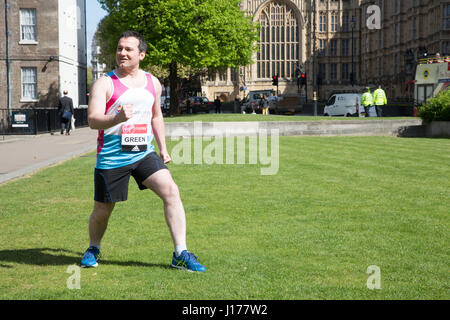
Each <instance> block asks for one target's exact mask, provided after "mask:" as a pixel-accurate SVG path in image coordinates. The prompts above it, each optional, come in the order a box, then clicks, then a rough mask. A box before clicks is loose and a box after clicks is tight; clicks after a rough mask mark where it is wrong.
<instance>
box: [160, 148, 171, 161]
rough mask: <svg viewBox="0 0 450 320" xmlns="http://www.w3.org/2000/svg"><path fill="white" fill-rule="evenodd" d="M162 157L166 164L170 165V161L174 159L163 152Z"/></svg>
mask: <svg viewBox="0 0 450 320" xmlns="http://www.w3.org/2000/svg"><path fill="white" fill-rule="evenodd" d="M160 157H161V159H162V160H163V162H164V163H169V162H170V161H172V158H171V157H170V155H169V153H168V152H167V151H165V152H161V154H160Z"/></svg>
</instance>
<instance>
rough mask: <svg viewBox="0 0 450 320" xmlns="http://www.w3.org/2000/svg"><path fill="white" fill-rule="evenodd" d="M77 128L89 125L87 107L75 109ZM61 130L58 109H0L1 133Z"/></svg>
mask: <svg viewBox="0 0 450 320" xmlns="http://www.w3.org/2000/svg"><path fill="white" fill-rule="evenodd" d="M74 117H75V128H77V127H87V126H88V121H87V109H86V108H77V109H74ZM59 130H61V117H60V115H59V113H58V110H57V109H45V108H33V109H9V110H8V109H0V135H33V134H40V133H51V132H53V131H59Z"/></svg>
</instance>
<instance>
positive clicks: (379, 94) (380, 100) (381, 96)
mask: <svg viewBox="0 0 450 320" xmlns="http://www.w3.org/2000/svg"><path fill="white" fill-rule="evenodd" d="M373 101H374V103H375V108H376V110H377V116H378V117H382V116H383V115H382V114H383V106H384V105H385V104H387V98H386V92H384V90H383V89H381V85H380V86H378V89H377V90H375V91H374V92H373Z"/></svg>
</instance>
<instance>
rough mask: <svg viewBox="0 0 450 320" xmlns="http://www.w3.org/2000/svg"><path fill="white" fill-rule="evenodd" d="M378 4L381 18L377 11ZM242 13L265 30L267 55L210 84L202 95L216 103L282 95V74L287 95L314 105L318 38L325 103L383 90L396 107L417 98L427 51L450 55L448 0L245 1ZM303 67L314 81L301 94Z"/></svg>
mask: <svg viewBox="0 0 450 320" xmlns="http://www.w3.org/2000/svg"><path fill="white" fill-rule="evenodd" d="M314 3H315V8H313V5H314ZM374 5H375V6H377V8H379V15H377V14H378V13H377V12H376V11H372V9H371V8H369V6H374ZM372 8H373V7H372ZM241 9H242V10H244V11H246V12H247V13H248V14H249V15H251V16H252V17H253V19H254V21H255V22H258V23H259V24H260V26H261V28H260V43H259V49H260V50H259V52H257V53H256V54H255V55H254V57H253V61H254V62H255V63H254V64H252V65H250V66H245V67H244V66H243V67H240V68H239V70H234V69H228V70H226V71H224V72H219V73H216V74H209V75H208V76H207V77H205V78H203V79H202V83H201V84H202V92H203V94H204V95H206V96H207V97H208V98H210V99H213V98H215V97H216V96H220V97H221V99H222V100H223V101H231V100H234V99H235V98H243V97H245V95H246V94H247V93H248V91H250V90H258V89H275V87H273V86H272V77H273V76H274V75H277V74H278V76H279V87H278V89H279V93H280V94H297V95H300V96H303V97H304V98H307V99H308V100H311V99H312V97H313V61H314V59H313V57H314V46H313V43H314V36H315V39H316V41H315V44H316V46H315V49H316V50H315V57H316V63H317V64H316V74H317V77H318V90H317V94H318V97H319V99H322V100H325V99H327V98H328V96H329V95H330V94H331V93H332V92H336V91H349V90H361V89H362V88H364V87H366V86H368V85H379V84H381V85H382V86H383V87H384V88H385V89H386V91H387V93H388V96H389V97H390V100H391V101H392V100H395V99H398V100H406V99H410V98H412V89H411V87H410V86H409V85H408V84H410V83H411V80H413V79H414V76H415V66H416V63H417V60H418V58H419V57H420V56H421V55H423V54H424V53H426V52H428V53H429V54H434V53H436V52H440V53H441V55H442V54H450V47H449V46H450V42H449V41H450V4H449V2H448V1H441V0H393V1H391V0H316V1H312V0H244V1H242V3H241ZM368 9H370V10H369V11H368ZM374 19H375V20H374ZM374 24H375V25H374ZM377 24H379V28H378V27H377V26H376V25H377ZM314 30H315V32H314ZM297 67H298V68H299V69H301V71H303V72H305V73H306V76H307V85H306V87H302V88H301V89H300V90H299V89H298V87H297V78H296V72H295V70H296V68H297ZM352 75H353V76H352ZM352 79H353V81H352Z"/></svg>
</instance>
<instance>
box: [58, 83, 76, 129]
mask: <svg viewBox="0 0 450 320" xmlns="http://www.w3.org/2000/svg"><path fill="white" fill-rule="evenodd" d="M63 94H64V96H63V97H61V98H59V105H58V113H59V116H60V119H61V134H64V130H65V131H66V135H70V129H71V125H72V116H73V113H74V112H73V101H72V98H70V97H69V96H68V94H69V92H68V91H67V90H64V91H63Z"/></svg>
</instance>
